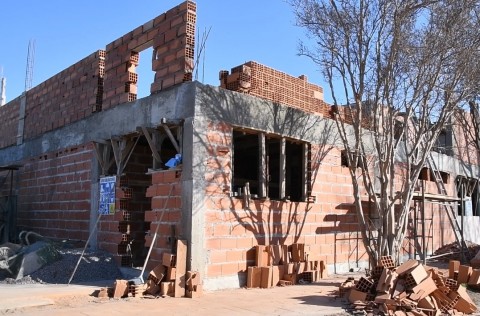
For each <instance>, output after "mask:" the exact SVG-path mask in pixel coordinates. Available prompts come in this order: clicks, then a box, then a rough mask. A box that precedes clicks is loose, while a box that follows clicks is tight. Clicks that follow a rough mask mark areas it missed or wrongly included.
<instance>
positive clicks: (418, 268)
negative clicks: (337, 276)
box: [339, 256, 480, 316]
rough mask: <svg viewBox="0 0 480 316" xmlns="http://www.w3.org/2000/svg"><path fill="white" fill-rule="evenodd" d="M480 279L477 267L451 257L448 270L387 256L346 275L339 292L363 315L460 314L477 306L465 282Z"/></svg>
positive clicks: (471, 283) (420, 315)
mask: <svg viewBox="0 0 480 316" xmlns="http://www.w3.org/2000/svg"><path fill="white" fill-rule="evenodd" d="M479 283H480V269H472V267H471V266H465V265H460V262H459V261H455V260H451V261H450V263H449V271H448V273H443V272H442V271H440V270H438V269H437V268H433V267H428V266H424V265H422V264H421V263H419V262H418V261H417V260H413V259H412V260H408V261H406V262H404V263H403V264H401V265H399V266H396V265H395V264H394V261H393V260H392V258H391V257H390V256H384V257H381V259H380V263H379V265H378V266H377V267H375V268H374V269H372V270H371V271H370V273H369V275H368V276H365V277H361V278H360V279H359V280H354V279H353V278H349V279H347V280H346V281H345V282H344V283H342V285H340V288H339V294H340V296H342V297H346V298H347V299H348V301H349V302H350V303H351V304H352V309H353V310H354V312H355V313H361V314H365V315H395V316H403V315H405V316H436V315H442V314H448V315H463V314H471V313H473V312H475V311H476V310H477V307H476V306H475V303H473V301H472V299H471V298H470V296H469V295H468V294H467V290H466V285H469V286H470V285H472V286H476V285H478V284H479Z"/></svg>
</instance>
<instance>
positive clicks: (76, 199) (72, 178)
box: [18, 145, 93, 240]
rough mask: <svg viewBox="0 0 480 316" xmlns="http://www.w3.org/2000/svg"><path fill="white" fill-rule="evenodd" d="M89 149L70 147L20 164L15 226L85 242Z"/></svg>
mask: <svg viewBox="0 0 480 316" xmlns="http://www.w3.org/2000/svg"><path fill="white" fill-rule="evenodd" d="M92 158H93V152H92V146H91V145H82V146H78V147H71V148H67V149H65V150H62V151H59V152H52V153H47V154H44V155H42V156H40V157H35V158H32V159H30V160H28V161H25V162H24V166H23V167H22V168H21V169H20V171H19V172H20V175H19V191H18V225H19V226H20V227H24V228H27V229H31V230H33V231H35V232H37V233H39V234H41V235H44V236H47V237H54V238H69V239H77V240H78V239H81V240H87V238H88V233H89V220H90V191H91V190H90V189H91V163H92Z"/></svg>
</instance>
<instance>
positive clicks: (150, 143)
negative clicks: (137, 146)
mask: <svg viewBox="0 0 480 316" xmlns="http://www.w3.org/2000/svg"><path fill="white" fill-rule="evenodd" d="M141 129H142V132H143V135H144V136H145V139H146V140H147V142H148V146H150V150H151V151H152V156H153V158H155V160H156V161H158V162H161V161H162V159H161V158H160V155H159V153H158V150H157V146H156V144H155V142H154V140H153V139H152V137H150V133H149V132H148V129H147V128H146V127H145V126H141Z"/></svg>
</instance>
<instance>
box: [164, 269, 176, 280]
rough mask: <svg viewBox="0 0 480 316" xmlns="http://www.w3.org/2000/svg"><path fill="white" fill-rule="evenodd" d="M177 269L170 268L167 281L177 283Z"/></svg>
mask: <svg viewBox="0 0 480 316" xmlns="http://www.w3.org/2000/svg"><path fill="white" fill-rule="evenodd" d="M176 273H177V269H175V268H174V267H168V268H167V275H166V276H165V278H166V280H167V281H175V277H176Z"/></svg>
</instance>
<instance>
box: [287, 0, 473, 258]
mask: <svg viewBox="0 0 480 316" xmlns="http://www.w3.org/2000/svg"><path fill="white" fill-rule="evenodd" d="M289 2H290V3H291V5H292V6H293V8H294V11H295V14H296V18H297V23H298V25H299V26H301V27H304V28H305V29H306V31H307V35H308V36H309V39H310V40H309V41H308V42H306V43H305V42H304V43H301V44H300V53H301V54H303V55H306V56H309V57H310V58H311V59H312V60H313V61H314V62H315V63H317V64H318V65H319V66H320V69H321V71H322V73H323V75H324V77H325V78H326V80H327V82H328V84H329V86H330V89H331V91H332V97H333V106H334V108H335V109H336V111H335V118H336V122H337V127H338V132H339V135H340V137H341V139H342V142H343V146H344V147H345V151H346V154H347V158H348V164H349V171H350V175H351V179H352V184H353V190H354V198H355V206H356V214H357V217H358V221H359V225H360V232H361V235H362V240H363V243H364V245H365V247H366V250H367V253H368V255H369V258H370V262H371V263H372V264H373V265H374V266H375V265H376V263H377V262H378V259H379V256H383V255H392V256H393V257H394V258H395V259H396V260H398V259H399V255H400V252H401V248H402V245H403V242H404V237H405V235H406V232H407V222H408V212H409V209H410V205H411V201H412V197H413V195H414V190H415V187H416V184H417V179H418V177H419V174H420V171H421V169H422V168H423V166H424V164H425V162H426V159H427V157H428V155H429V153H430V151H431V149H432V146H434V145H435V143H436V140H437V137H438V135H439V133H440V132H441V130H442V128H443V127H444V126H445V124H447V123H448V122H449V119H450V117H451V115H452V113H453V110H454V109H456V108H458V107H461V106H465V102H466V101H467V100H469V99H471V97H472V96H473V94H474V92H475V91H474V89H473V88H472V82H471V81H472V80H475V79H476V78H472V77H474V76H473V75H472V74H471V71H470V70H471V69H470V67H471V66H472V65H473V64H477V63H478V62H475V60H472V58H471V57H472V54H471V52H472V51H476V50H477V49H478V48H477V47H478V45H479V41H480V37H479V33H478V28H475V29H472V23H473V24H474V23H475V19H478V9H479V6H478V2H477V1H474V0H456V1H453V0H446V1H443V0H438V1H435V0H404V1H402V0H393V1H390V0H290V1H289ZM399 166H401V168H399ZM362 200H363V201H364V200H370V201H371V202H372V203H371V205H372V206H371V207H370V210H369V211H370V218H376V220H375V221H371V220H369V218H368V216H366V215H365V214H366V213H367V211H368V210H365V209H364V205H363V204H362ZM372 236H373V238H372Z"/></svg>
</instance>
